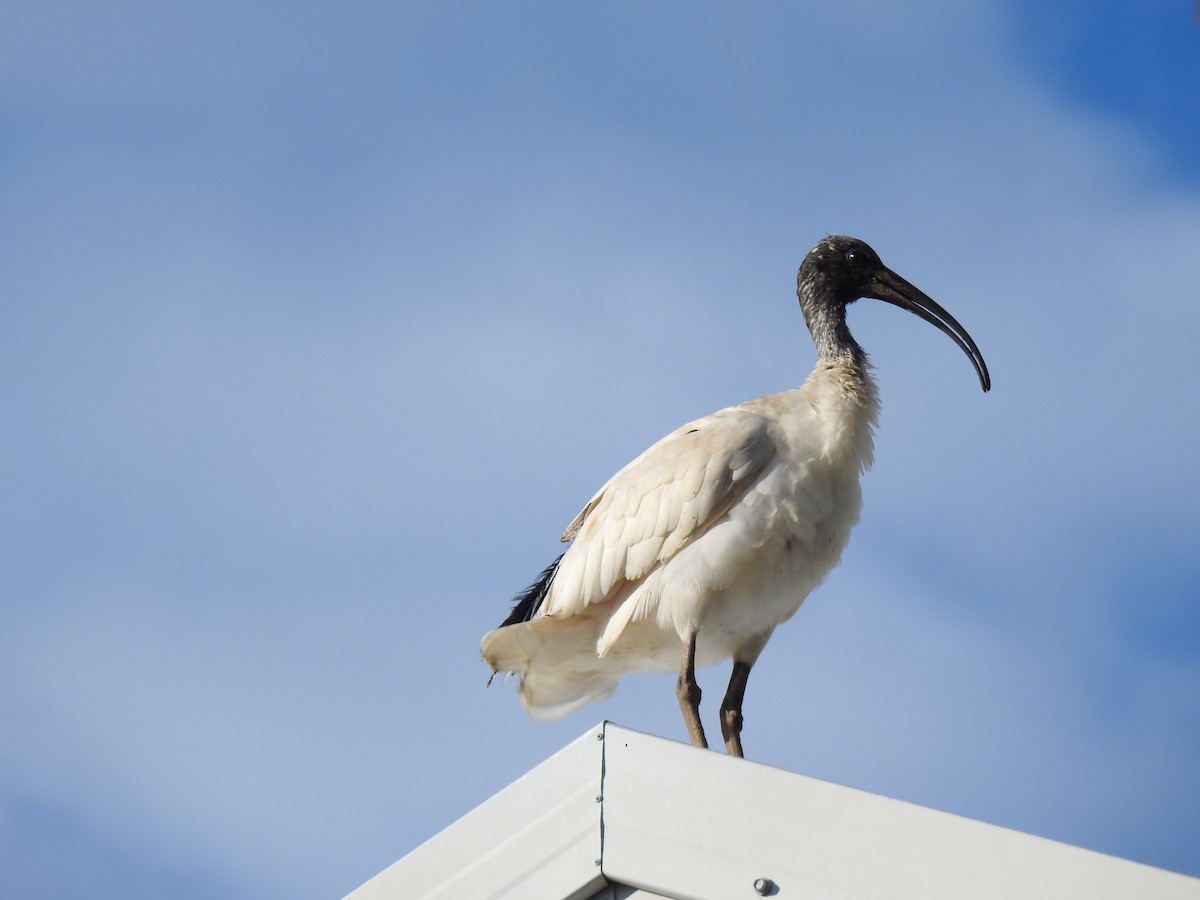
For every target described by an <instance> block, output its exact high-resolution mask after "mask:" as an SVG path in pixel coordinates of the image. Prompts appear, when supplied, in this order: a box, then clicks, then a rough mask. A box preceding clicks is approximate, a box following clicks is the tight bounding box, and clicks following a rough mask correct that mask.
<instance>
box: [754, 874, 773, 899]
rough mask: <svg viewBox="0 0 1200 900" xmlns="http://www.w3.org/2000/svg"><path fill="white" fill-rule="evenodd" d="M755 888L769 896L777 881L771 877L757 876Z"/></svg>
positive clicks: (763, 894)
mask: <svg viewBox="0 0 1200 900" xmlns="http://www.w3.org/2000/svg"><path fill="white" fill-rule="evenodd" d="M754 890H755V891H756V892H757V893H759V894H761V895H762V896H764V897H765V896H767V894H769V893H771V891H773V890H775V882H773V881H772V880H771V879H770V878H755V879H754Z"/></svg>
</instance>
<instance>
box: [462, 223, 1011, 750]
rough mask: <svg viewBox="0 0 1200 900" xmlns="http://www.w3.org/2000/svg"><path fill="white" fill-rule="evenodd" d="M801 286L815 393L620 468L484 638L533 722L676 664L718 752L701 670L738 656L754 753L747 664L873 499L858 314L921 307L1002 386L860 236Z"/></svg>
mask: <svg viewBox="0 0 1200 900" xmlns="http://www.w3.org/2000/svg"><path fill="white" fill-rule="evenodd" d="M796 292H797V295H798V296H799V298H800V309H801V310H802V311H803V313H804V319H805V321H806V322H807V323H808V330H809V331H810V332H811V333H812V338H813V343H815V344H816V348H817V355H818V359H817V365H816V367H815V368H814V369H813V371H812V374H810V375H809V376H808V379H807V380H806V381H805V382H804V384H803V385H802V386H801V387H799V388H796V389H794V390H789V391H784V392H783V393H780V394H771V395H769V396H766V397H759V398H758V399H757V400H750V401H748V402H746V403H740V404H738V405H737V406H731V407H729V408H727V409H722V410H720V411H719V412H715V413H713V414H712V415H710V416H705V417H704V418H702V419H697V420H696V421H694V422H689V423H688V424H687V425H684V426H683V427H682V428H678V429H676V430H675V431H673V432H671V433H670V434H668V435H667V436H666V437H664V438H663V439H662V440H660V441H659V442H658V443H656V444H654V445H653V446H652V447H650V449H648V450H647V451H646V452H645V453H643V454H642V455H641V456H639V457H638V458H637V459H635V460H633V462H631V463H629V465H627V466H625V468H623V469H621V470H620V471H619V472H617V474H615V475H614V476H613V477H612V478H610V479H609V481H608V483H607V484H605V485H604V487H602V488H600V490H599V491H598V492H597V493H596V495H595V496H594V497H592V499H591V500H589V501H588V503H587V505H586V506H584V508H583V511H582V512H580V513H579V515H578V516H576V517H575V521H573V522H572V523H571V524H570V525H568V526H567V530H566V531H565V532H563V536H562V540H563V541H570V542H571V546H570V547H569V548H568V549H567V551H566V552H565V553H563V554H562V555H561V556H560V557H559V558H558V559H557V560H555V561H554V562H553V563H551V564H550V565H549V566H548V567H547V568H546V569H545V571H543V572H542V574H541V575H539V576H538V578H537V580H536V581H535V582H534V583H533V585H532V586H530V587H529V588H528V589H527V590H526V591H524V592H523V593H521V594H519V595H518V596H517V598H516V599H517V603H516V606H515V607H514V608H513V610H512V613H511V614H510V615H509V616H508V618H507V619H505V620H504V622H503V623H502V624H501V625H500V627H499V628H497V629H495V630H494V631H490V632H488V633H487V634H486V635H484V637H483V656H484V659H485V660H486V661H487V662H488V664H489V665H490V666H491V667H492V670H493V672H512V673H516V674H517V675H519V676H520V679H521V684H520V697H521V701H522V702H523V703H524V704H525V706H526V708H527V709H528V710H529V712H530V713H531V714H532V715H534V716H535V717H538V718H556V717H558V716H561V715H565V714H566V713H568V712H571V711H572V710H574V709H577V708H578V707H579V706H581V705H582V704H584V703H586V702H587V701H589V700H600V699H603V698H605V697H608V696H609V695H610V694H612V692H613V691H614V690H616V687H617V680H618V679H619V678H620V677H621V676H622V675H624V674H626V673H628V672H634V671H641V670H645V669H668V670H672V671H674V670H678V671H679V681H678V685H677V695H678V698H679V706H680V709H681V710H682V711H683V718H684V722H685V723H686V725H687V730H688V735H689V737H690V738H691V741H692V743H693V744H695V745H697V746H700V747H706V746H708V744H707V741H706V740H705V737H704V727H703V725H701V722H700V688H699V686H698V685H697V684H696V667H697V666H703V665H706V664H708V663H712V662H716V661H718V660H721V659H725V658H728V657H732V659H733V674H732V676H731V677H730V679H729V687H728V690H727V691H726V694H725V700H724V702H723V703H722V704H721V716H720V721H721V734H722V736H723V737H724V739H725V746H726V749H727V750H728V752H729V753H731V754H733V755H736V756H741V755H742V742H741V730H742V697H743V695H744V694H745V691H746V680H747V678H748V677H749V675H750V667H751V666H753V665H754V662H755V660H756V659H757V658H758V655H759V653H761V652H762V649H763V647H764V646H766V643H767V640H768V639H769V638H770V637H771V633H772V632H773V631H774V630H775V627H776V626H777V625H779V624H780V623H781V622H784V621H786V620H787V619H788V618H789V617H791V615H792V614H793V613H795V612H796V610H797V609H799V607H800V604H801V603H802V602H803V601H804V598H805V597H806V596H807V595H808V593H809V592H810V591H811V590H812V589H813V588H815V587H816V586H817V585H818V584H820V582H821V580H822V579H823V578H824V577H825V575H826V574H827V573H828V572H829V570H830V569H831V568H833V566H834V565H836V564H837V562H838V559H839V558H840V557H841V554H842V550H843V549H845V547H846V543H847V541H848V540H849V538H850V529H851V528H853V527H854V525H855V523H856V522H857V521H858V517H859V511H860V509H861V506H862V492H861V490H860V488H859V476H860V475H861V474H862V472H863V471H864V470H865V469H866V468H867V467H869V466H870V465H871V458H872V446H873V439H872V429H873V428H874V425H875V419H876V415H877V413H878V410H879V400H878V393H877V390H876V387H875V380H874V379H873V378H872V377H871V374H870V366H869V364H868V362H867V355H866V353H864V352H863V349H862V348H861V347H860V346H859V345H858V344H857V343H856V342H855V340H854V338H853V337H852V336H851V335H850V331H849V329H848V328H847V327H846V307H847V306H849V305H850V304H851V303H853V302H854V301H855V300H857V299H858V298H860V297H872V298H874V299H876V300H884V301H886V302H888V303H892V304H895V305H896V306H899V307H901V308H902V309H907V310H908V311H909V312H912V313H915V314H916V315H918V316H920V317H921V318H922V319H924V320H925V321H926V322H930V323H931V324H933V325H936V326H937V327H938V328H940V329H941V330H942V331H943V332H945V333H946V334H948V335H949V336H950V337H951V338H953V339H954V342H955V343H956V344H958V346H959V347H961V348H962V350H963V351H964V352H965V353H966V354H967V356H968V357H969V358H970V360H971V362H972V363H973V364H974V366H975V371H976V372H977V373H978V375H979V382H980V384H981V385H982V387H983V389H984V390H985V391H986V390H988V389H990V387H991V377H990V376H989V375H988V370H987V365H986V364H985V363H984V361H983V356H982V354H980V352H979V348H978V347H977V346H976V345H975V341H973V340H972V339H971V336H970V335H969V334H967V332H966V330H965V329H964V328H963V327H962V326H961V325H959V324H958V322H957V321H956V320H955V319H954V317H953V316H952V315H950V313H948V312H946V310H944V309H942V307H940V306H939V305H938V304H937V303H935V302H934V301H933V300H931V299H930V298H929V297H927V296H926V295H925V294H924V293H922V292H921V291H919V290H918V289H917V288H915V287H913V285H911V284H909V283H908V282H907V281H905V280H904V279H903V278H901V277H900V276H899V275H897V274H896V273H895V272H893V271H891V270H890V269H888V268H887V267H886V266H884V264H883V263H882V262H881V261H880V259H879V256H878V254H876V253H875V251H874V250H872V249H871V248H870V247H869V246H867V245H866V244H865V243H863V242H862V241H860V240H857V239H856V238H851V237H844V236H841V235H834V236H831V237H827V238H825V239H823V240H822V241H820V243H818V244H817V246H816V247H814V248H813V249H812V251H811V252H810V253H809V254H808V255H807V256H806V257H805V258H804V262H803V263H802V264H801V266H800V271H799V272H798V273H797V276H796Z"/></svg>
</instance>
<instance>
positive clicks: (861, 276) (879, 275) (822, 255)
mask: <svg viewBox="0 0 1200 900" xmlns="http://www.w3.org/2000/svg"><path fill="white" fill-rule="evenodd" d="M796 293H797V295H798V296H799V298H800V308H801V309H802V310H803V311H804V319H805V321H806V322H807V323H808V328H809V331H811V332H812V336H813V341H814V342H815V343H816V345H817V351H818V352H819V353H820V354H821V355H822V356H823V357H836V356H842V355H845V354H847V353H850V354H853V355H856V356H857V355H860V354H861V353H862V350H861V349H860V348H859V346H858V344H856V343H855V342H854V338H853V337H851V336H850V331H849V329H848V328H847V327H846V307H847V306H849V305H850V304H851V303H853V302H854V301H855V300H858V299H859V298H860V297H870V298H872V299H875V300H883V301H884V302H885V303H891V304H893V305H895V306H899V307H900V308H901V309H906V310H908V311H909V312H911V313H913V314H914V315H917V316H919V317H921V318H922V319H924V320H925V321H926V322H929V323H930V324H931V325H935V326H937V328H938V329H940V330H941V331H943V332H945V333H946V334H947V335H949V336H950V338H951V339H952V340H953V341H954V343H956V344H958V346H959V347H960V348H961V349H962V351H963V352H964V353H966V354H967V357H968V358H969V359H970V360H971V364H972V365H974V366H975V372H976V373H977V374H978V375H979V383H980V385H981V386H982V387H983V389H984V390H985V391H987V390H990V389H991V386H992V378H991V376H990V375H989V374H988V369H987V363H985V362H984V361H983V354H982V353H980V352H979V347H977V346H976V345H975V341H974V340H972V338H971V335H969V334H967V330H966V329H965V328H963V327H962V325H960V324H959V323H958V320H957V319H955V318H954V316H952V315H950V313H948V312H946V310H944V309H943V308H942V307H941V306H939V305H938V304H937V303H935V302H934V301H933V300H932V299H931V298H930V297H929V296H928V295H927V294H925V293H924V292H923V291H921V290H919V289H918V288H916V287H914V286H913V285H912V284H910V283H909V282H908V281H906V280H905V279H903V278H901V277H900V276H899V275H897V274H896V273H895V272H893V271H892V270H891V269H889V268H888V267H887V266H885V265H884V264H883V262H882V261H881V260H880V259H879V254H878V253H876V252H875V251H874V250H872V249H871V248H870V246H868V245H867V244H866V243H864V242H863V241H860V240H859V239H858V238H852V237H846V236H845V235H840V234H835V235H830V236H829V237H827V238H824V239H822V240H821V242H820V243H818V244H817V246H815V247H813V249H812V250H811V251H809V254H808V256H806V257H805V258H804V262H803V263H801V264H800V271H799V272H798V273H797V275H796Z"/></svg>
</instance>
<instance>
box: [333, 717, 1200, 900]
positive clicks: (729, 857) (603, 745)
mask: <svg viewBox="0 0 1200 900" xmlns="http://www.w3.org/2000/svg"><path fill="white" fill-rule="evenodd" d="M598 801H599V802H598ZM759 879H762V880H763V881H761V882H760V885H763V886H765V887H766V889H767V890H768V891H769V892H773V893H768V896H774V895H778V896H780V897H781V898H784V897H801V896H820V897H822V898H829V900H839V898H844V900H849V898H862V897H873V898H890V900H916V898H921V900H936V898H947V900H949V898H955V900H958V898H961V897H964V896H969V897H972V898H981V900H987V898H995V900H999V898H1009V897H1022V898H1038V897H1045V898H1051V897H1053V898H1056V900H1058V898H1063V900H1071V898H1077V900H1125V898H1130V900H1132V898H1139V900H1140V898H1144V897H1155V898H1157V900H1200V879H1195V878H1189V877H1187V876H1184V875H1179V874H1176V873H1173V872H1167V871H1165V870H1162V869H1156V868H1153V867H1151V866H1146V865H1142V864H1140V863H1134V862H1130V861H1128V860H1123V859H1118V858H1116V857H1112V856H1106V855H1104V854H1101V853H1096V852H1094V851H1091V850H1084V849H1081V848H1079V847H1073V846H1071V845H1068V844H1062V843H1059V842H1057V841H1051V840H1048V839H1046V838H1039V837H1034V836H1032V835H1028V834H1023V833H1021V832H1017V831H1012V830H1010V829H1006V828H1001V827H999V826H995V825H988V824H985V823H983V822H978V821H975V820H973V819H967V818H963V817H961V816H955V815H952V814H950V813H945V812H939V811H937V810H932V809H927V808H925V807H921V806H916V805H914V804H910V803H905V802H903V801H900V800H894V799H891V798H888V797H881V796H878V795H875V794H870V793H867V792H865V791H860V790H856V789H853V788H848V787H843V786H841V785H836V784H831V783H829V782H825V781H820V780H818V779H815V778H809V777H807V776H804V775H797V774H795V773H791V772H786V771H783V770H781V769H774V768H771V767H769V766H764V765H761V764H758V763H753V762H747V761H746V760H740V759H732V758H730V757H727V756H725V755H723V754H721V753H712V752H705V751H701V750H697V749H695V748H693V747H689V746H687V745H684V744H679V743H675V742H673V741H668V740H665V739H663V738H659V737H654V736H652V735H648V734H643V733H641V732H637V731H632V730H630V729H627V728H622V727H621V726H619V725H614V724H612V723H609V722H605V723H601V724H600V725H598V726H596V727H595V728H592V729H590V730H589V731H588V732H587V733H586V734H584V735H583V736H582V737H580V738H579V739H577V740H575V741H574V742H572V743H571V744H569V745H568V746H567V747H565V748H564V749H563V750H561V751H559V752H558V753H556V754H555V755H554V756H552V757H551V758H550V759H548V760H546V761H545V762H543V763H542V764H541V765H539V766H537V767H536V768H534V769H533V770H531V771H530V772H529V773H528V774H526V775H524V776H523V777H521V778H520V779H518V780H517V781H515V782H514V783H513V784H511V785H509V786H508V787H507V788H505V789H504V790H502V791H500V792H499V793H498V794H496V795H495V796H493V797H492V798H491V799H490V800H488V801H486V802H485V803H483V804H481V805H480V806H479V807H477V808H476V809H474V810H472V811H471V812H470V813H468V814H467V815H465V816H464V817H462V818H461V819H459V820H458V821H457V822H455V823H454V824H452V825H450V826H449V827H448V828H446V829H445V830H444V831H442V832H440V833H439V834H437V835H435V836H434V837H433V838H431V839H430V840H428V841H426V842H425V843H424V844H422V845H421V846H420V847H418V848H417V849H415V850H413V851H412V852H411V853H410V854H408V855H407V856H405V857H404V858H403V859H401V860H400V861H399V862H397V863H395V864H394V865H392V866H390V867H389V868H387V869H385V870H384V871H383V872H381V873H380V874H379V875H377V876H376V877H375V878H373V879H371V880H370V881H368V882H367V883H366V884H364V885H363V886H362V887H361V888H359V889H358V890H356V891H354V892H353V893H352V894H350V895H349V898H347V900H399V898H403V900H413V898H426V900H435V898H436V900H448V898H451V897H454V898H464V897H469V898H476V897H491V898H513V900H516V898H521V900H539V898H545V900H582V898H588V897H592V896H593V895H595V894H596V892H597V891H599V890H601V889H602V888H604V887H605V886H606V885H608V884H612V885H618V886H626V885H627V886H631V887H633V888H638V889H641V890H644V891H650V892H654V893H655V894H657V895H662V896H665V897H672V898H680V900H688V898H690V900H731V898H732V900H736V898H742V897H744V898H746V900H754V898H757V897H759V896H762V894H761V893H759V892H758V891H757V890H756V889H755V887H754V884H755V881H756V880H759Z"/></svg>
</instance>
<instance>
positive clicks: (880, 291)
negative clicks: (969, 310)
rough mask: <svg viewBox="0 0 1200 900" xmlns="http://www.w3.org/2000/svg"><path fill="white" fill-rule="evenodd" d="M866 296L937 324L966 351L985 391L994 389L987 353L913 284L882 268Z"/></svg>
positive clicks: (956, 321)
mask: <svg viewBox="0 0 1200 900" xmlns="http://www.w3.org/2000/svg"><path fill="white" fill-rule="evenodd" d="M864 296H867V297H872V298H874V299H875V300H883V301H884V302H885V303H891V304H893V305H894V306H899V307H900V308H901V309H907V310H908V311H909V312H910V313H913V314H914V315H917V316H920V317H921V318H922V319H924V320H925V321H926V322H928V323H929V324H930V325H936V326H937V327H938V329H939V330H940V331H943V332H945V333H946V334H948V335H950V337H951V338H952V339H953V340H954V343H956V344H958V346H959V347H961V348H962V351H963V353H965V354H967V358H968V359H970V360H971V364H972V365H973V366H975V372H976V373H977V374H978V375H979V384H980V385H981V386H982V387H983V389H984V390H985V391H989V390H991V388H992V376H991V375H989V374H988V367H987V363H985V362H984V361H983V354H982V353H980V352H979V348H978V347H977V346H976V345H975V341H974V340H972V338H971V335H969V334H967V329H965V328H963V327H962V326H961V325H959V324H958V320H957V319H955V318H954V316H952V315H950V313H948V312H946V310H944V309H942V308H941V307H940V306H939V305H938V304H937V303H935V302H934V301H933V299H932V298H931V297H929V296H928V295H926V294H925V293H924V292H923V291H921V290H919V289H918V288H916V287H914V286H913V285H911V284H909V283H908V282H907V281H905V280H904V279H903V278H901V277H900V276H899V275H897V274H896V273H895V272H893V271H892V270H891V269H887V268H881V270H880V271H879V272H877V273H876V274H875V275H873V276H872V277H871V286H870V288H868V290H867V292H866V294H865V295H864Z"/></svg>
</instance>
